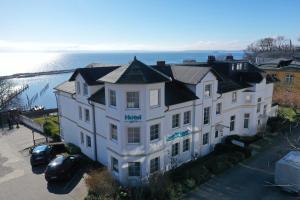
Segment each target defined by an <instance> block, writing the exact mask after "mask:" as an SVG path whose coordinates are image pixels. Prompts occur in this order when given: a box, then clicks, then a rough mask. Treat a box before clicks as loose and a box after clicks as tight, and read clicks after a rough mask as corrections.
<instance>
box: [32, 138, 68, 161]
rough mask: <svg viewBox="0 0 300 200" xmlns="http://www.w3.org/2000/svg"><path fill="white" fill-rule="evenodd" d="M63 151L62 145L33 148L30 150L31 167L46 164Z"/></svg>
mask: <svg viewBox="0 0 300 200" xmlns="http://www.w3.org/2000/svg"><path fill="white" fill-rule="evenodd" d="M65 151H66V148H65V146H64V144H63V143H57V144H50V145H39V146H36V147H33V148H32V149H31V157H30V163H31V165H32V166H36V165H40V164H48V163H49V162H50V161H51V160H52V159H53V158H54V157H55V156H56V155H57V154H59V153H63V152H65Z"/></svg>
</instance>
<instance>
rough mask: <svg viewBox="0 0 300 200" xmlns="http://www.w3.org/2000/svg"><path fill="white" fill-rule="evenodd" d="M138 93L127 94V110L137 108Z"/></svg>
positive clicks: (138, 102)
mask: <svg viewBox="0 0 300 200" xmlns="http://www.w3.org/2000/svg"><path fill="white" fill-rule="evenodd" d="M139 107H140V100H139V92H127V108H139Z"/></svg>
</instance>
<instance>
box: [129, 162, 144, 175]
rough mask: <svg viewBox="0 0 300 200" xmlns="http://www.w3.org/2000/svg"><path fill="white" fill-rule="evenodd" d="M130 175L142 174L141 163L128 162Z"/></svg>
mask: <svg viewBox="0 0 300 200" xmlns="http://www.w3.org/2000/svg"><path fill="white" fill-rule="evenodd" d="M128 176H141V163H140V162H129V163H128Z"/></svg>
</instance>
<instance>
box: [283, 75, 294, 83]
mask: <svg viewBox="0 0 300 200" xmlns="http://www.w3.org/2000/svg"><path fill="white" fill-rule="evenodd" d="M285 82H286V83H287V84H292V83H293V82H294V75H292V74H287V75H286V76H285Z"/></svg>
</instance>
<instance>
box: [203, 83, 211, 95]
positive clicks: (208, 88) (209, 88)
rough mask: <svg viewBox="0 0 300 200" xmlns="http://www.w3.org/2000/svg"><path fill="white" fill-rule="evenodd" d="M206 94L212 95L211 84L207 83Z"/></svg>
mask: <svg viewBox="0 0 300 200" xmlns="http://www.w3.org/2000/svg"><path fill="white" fill-rule="evenodd" d="M204 95H205V96H206V97H210V96H211V84H208V85H205V87H204Z"/></svg>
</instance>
